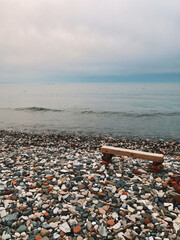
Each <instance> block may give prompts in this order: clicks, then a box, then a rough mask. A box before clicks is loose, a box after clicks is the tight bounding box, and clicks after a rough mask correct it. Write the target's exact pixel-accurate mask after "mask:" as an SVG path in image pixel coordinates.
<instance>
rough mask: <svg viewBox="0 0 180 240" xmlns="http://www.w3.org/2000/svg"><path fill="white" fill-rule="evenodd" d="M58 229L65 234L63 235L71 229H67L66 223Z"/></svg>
mask: <svg viewBox="0 0 180 240" xmlns="http://www.w3.org/2000/svg"><path fill="white" fill-rule="evenodd" d="M59 228H60V229H61V231H63V232H65V233H69V232H71V228H70V227H69V225H68V223H66V222H65V223H63V224H61V225H60V226H59Z"/></svg>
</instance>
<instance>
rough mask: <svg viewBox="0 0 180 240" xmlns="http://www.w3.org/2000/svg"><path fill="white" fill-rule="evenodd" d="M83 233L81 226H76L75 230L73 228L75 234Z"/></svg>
mask: <svg viewBox="0 0 180 240" xmlns="http://www.w3.org/2000/svg"><path fill="white" fill-rule="evenodd" d="M80 231H81V226H75V227H74V228H73V232H74V233H79V232H80Z"/></svg>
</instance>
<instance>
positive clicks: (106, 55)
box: [0, 0, 180, 82]
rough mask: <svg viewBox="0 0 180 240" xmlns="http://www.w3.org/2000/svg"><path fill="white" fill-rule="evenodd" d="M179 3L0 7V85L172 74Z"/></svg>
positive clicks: (91, 0)
mask: <svg viewBox="0 0 180 240" xmlns="http://www.w3.org/2000/svg"><path fill="white" fill-rule="evenodd" d="M179 29H180V1H179V0H0V82H6V81H20V80H24V81H32V80H42V81H43V80H47V79H62V78H64V77H74V78H78V77H80V76H81V77H82V76H120V75H131V74H146V73H153V74H154V73H155V74H158V73H179V72H180V30H179Z"/></svg>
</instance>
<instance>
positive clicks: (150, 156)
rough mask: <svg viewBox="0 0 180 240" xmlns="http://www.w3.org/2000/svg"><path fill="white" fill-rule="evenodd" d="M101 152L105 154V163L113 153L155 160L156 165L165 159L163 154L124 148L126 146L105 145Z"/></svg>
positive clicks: (103, 158) (154, 164)
mask: <svg viewBox="0 0 180 240" xmlns="http://www.w3.org/2000/svg"><path fill="white" fill-rule="evenodd" d="M101 152H102V154H103V156H102V160H103V163H104V164H108V163H110V162H111V160H112V157H113V155H117V156H128V157H132V158H140V159H145V160H149V161H153V166H154V167H158V166H161V165H162V163H163V161H164V155H163V154H157V153H150V152H143V151H136V150H131V149H124V148H118V147H111V146H103V147H101Z"/></svg>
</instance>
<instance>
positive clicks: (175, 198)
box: [173, 195, 180, 204]
mask: <svg viewBox="0 0 180 240" xmlns="http://www.w3.org/2000/svg"><path fill="white" fill-rule="evenodd" d="M173 199H174V201H175V202H176V203H177V204H180V195H174V196H173Z"/></svg>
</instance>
